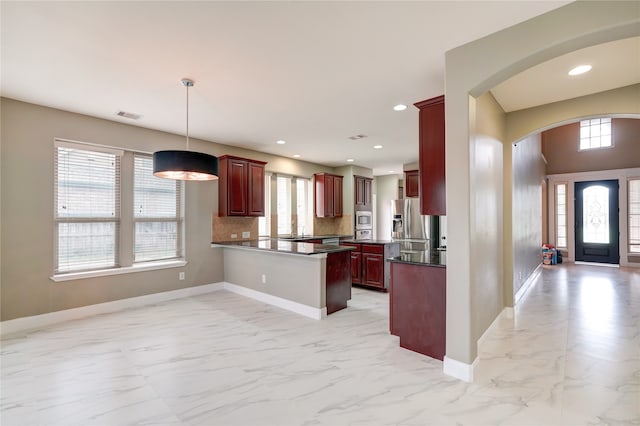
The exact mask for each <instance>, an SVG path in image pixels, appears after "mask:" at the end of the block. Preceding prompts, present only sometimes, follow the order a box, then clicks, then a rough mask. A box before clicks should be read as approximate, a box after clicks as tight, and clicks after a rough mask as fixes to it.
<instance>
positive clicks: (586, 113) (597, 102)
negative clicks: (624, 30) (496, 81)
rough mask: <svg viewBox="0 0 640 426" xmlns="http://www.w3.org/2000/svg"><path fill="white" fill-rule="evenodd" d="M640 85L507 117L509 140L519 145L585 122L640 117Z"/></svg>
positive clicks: (525, 110)
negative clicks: (549, 131)
mask: <svg viewBox="0 0 640 426" xmlns="http://www.w3.org/2000/svg"><path fill="white" fill-rule="evenodd" d="M639 99H640V84H634V85H632V86H626V87H620V88H618V89H613V90H607V91H606V92H600V93H595V94H593V95H588V96H581V97H579V98H574V99H569V100H566V101H561V102H555V103H552V104H548V105H542V106H538V107H535V108H527V109H523V110H520V111H513V112H510V113H508V114H507V117H508V122H507V140H508V141H509V142H515V141H517V140H519V139H522V138H523V137H526V136H528V135H530V134H532V133H538V132H540V131H541V130H545V129H550V128H552V127H556V126H558V125H561V124H566V123H571V122H574V121H577V120H580V119H581V118H587V117H594V116H596V117H597V116H601V115H603V114H606V115H607V116H632V117H633V116H636V117H637V116H638V115H640V100H639Z"/></svg>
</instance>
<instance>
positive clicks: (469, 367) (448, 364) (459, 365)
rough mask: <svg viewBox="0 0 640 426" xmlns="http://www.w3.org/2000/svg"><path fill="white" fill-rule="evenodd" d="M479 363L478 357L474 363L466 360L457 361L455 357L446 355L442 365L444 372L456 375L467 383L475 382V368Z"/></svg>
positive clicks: (448, 374)
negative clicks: (465, 361)
mask: <svg viewBox="0 0 640 426" xmlns="http://www.w3.org/2000/svg"><path fill="white" fill-rule="evenodd" d="M477 365H478V358H477V357H476V359H475V360H474V361H473V364H465V363H464V362H460V361H457V360H455V359H453V358H449V357H447V356H446V355H445V357H444V363H443V366H442V372H443V373H444V374H446V375H447V376H451V377H455V378H456V379H460V380H462V381H465V382H467V383H472V382H473V370H474V369H475V368H476V366H477Z"/></svg>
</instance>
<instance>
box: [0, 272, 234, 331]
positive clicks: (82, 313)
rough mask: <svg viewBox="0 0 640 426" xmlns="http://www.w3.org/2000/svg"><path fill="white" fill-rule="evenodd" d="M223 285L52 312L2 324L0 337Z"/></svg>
mask: <svg viewBox="0 0 640 426" xmlns="http://www.w3.org/2000/svg"><path fill="white" fill-rule="evenodd" d="M223 288H224V283H215V284H205V285H199V286H195V287H187V288H181V289H178V290H171V291H164V292H162V293H154V294H147V295H145V296H138V297H130V298H127V299H121V300H114V301H112V302H105V303H98V304H95V305H88V306H81V307H79V308H72V309H65V310H63V311H57V312H49V313H46V314H41V315H34V316H30V317H24V318H16V319H13V320H8V321H2V322H1V323H0V337H4V336H8V335H11V334H16V333H21V332H25V331H28V330H35V329H38V328H43V327H47V326H50V325H53V324H58V323H61V322H65V321H71V320H76V319H80V318H86V317H89V316H93V315H100V314H108V313H111V312H117V311H122V310H124V309H129V308H137V307H140V306H145V305H152V304H154V303H161V302H166V301H168V300H173V299H181V298H184V297H190V296H197V295H200V294H205V293H210V292H212V291H217V290H222V289H223Z"/></svg>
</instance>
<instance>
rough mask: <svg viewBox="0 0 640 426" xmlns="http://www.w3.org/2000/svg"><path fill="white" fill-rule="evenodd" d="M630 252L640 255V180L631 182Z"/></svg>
mask: <svg viewBox="0 0 640 426" xmlns="http://www.w3.org/2000/svg"><path fill="white" fill-rule="evenodd" d="M628 190H629V252H631V253H640V179H631V180H629V189H628Z"/></svg>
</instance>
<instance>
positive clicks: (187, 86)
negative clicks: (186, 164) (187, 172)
mask: <svg viewBox="0 0 640 426" xmlns="http://www.w3.org/2000/svg"><path fill="white" fill-rule="evenodd" d="M186 88H187V151H189V85H188V84H187V85H186Z"/></svg>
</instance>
